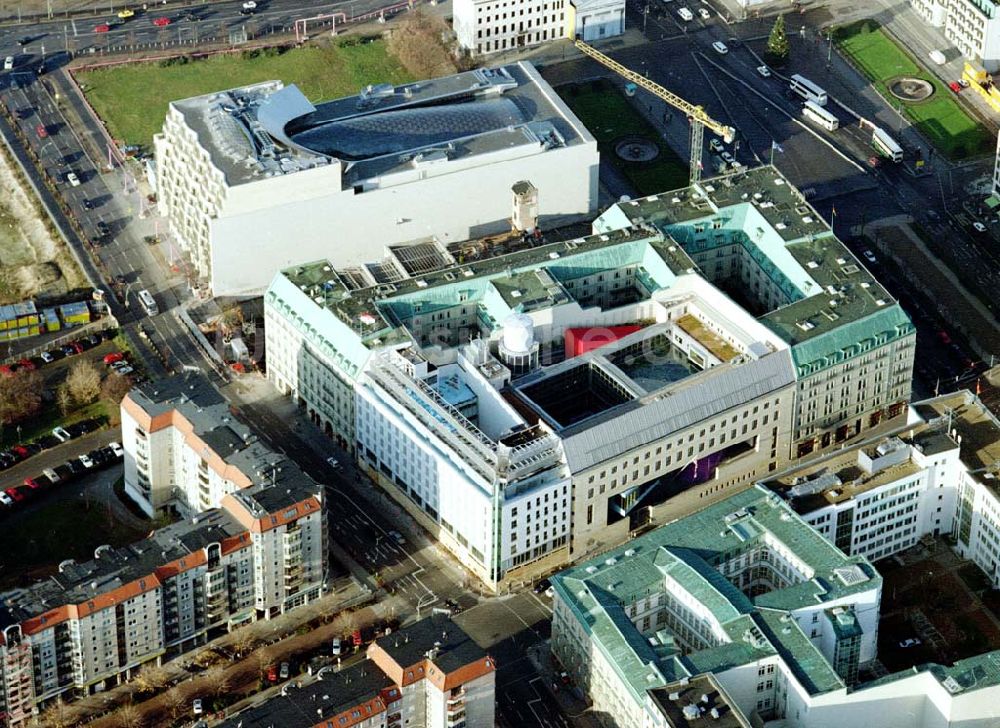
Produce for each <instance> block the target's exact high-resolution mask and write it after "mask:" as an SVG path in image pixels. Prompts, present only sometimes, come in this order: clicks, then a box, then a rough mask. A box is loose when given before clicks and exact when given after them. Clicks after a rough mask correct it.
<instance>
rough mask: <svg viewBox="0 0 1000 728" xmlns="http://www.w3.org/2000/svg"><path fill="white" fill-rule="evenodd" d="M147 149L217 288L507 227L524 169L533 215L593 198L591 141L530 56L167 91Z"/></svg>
mask: <svg viewBox="0 0 1000 728" xmlns="http://www.w3.org/2000/svg"><path fill="white" fill-rule="evenodd" d="M154 147H155V153H156V163H157V186H158V189H157V194H158V198H159V204H160V205H161V206H162V208H163V209H164V211H165V212H166V214H167V216H168V218H169V221H170V229H171V232H172V233H173V235H174V236H175V237H176V239H177V240H178V242H179V244H180V246H181V248H182V249H183V250H184V251H185V252H186V253H187V254H188V255H189V256H190V258H191V261H192V263H193V265H194V268H195V269H196V270H197V272H198V275H199V276H200V277H201V279H202V280H203V282H204V283H205V285H207V286H209V287H210V288H211V289H212V291H213V292H214V293H215V294H216V295H237V294H252V293H259V292H260V291H262V290H263V289H264V288H265V287H266V286H267V284H268V281H269V280H270V279H271V277H272V276H273V275H274V273H275V271H277V270H279V269H282V268H287V267H288V266H291V265H296V264H298V263H303V262H306V261H310V260H315V259H316V258H320V257H327V258H331V259H333V260H334V262H335V263H336V264H337V265H346V264H352V263H353V264H360V263H365V262H367V261H369V260H372V259H373V258H375V257H377V256H378V255H380V254H381V253H382V251H383V249H385V248H386V247H389V246H393V245H397V244H400V243H405V242H408V241H410V240H413V239H415V238H419V237H433V238H436V239H437V240H439V241H441V243H442V244H445V245H446V244H448V243H451V242H453V241H458V240H465V239H468V238H471V237H475V236H477V235H482V234H487V233H493V232H499V231H503V230H509V229H510V218H511V213H512V208H511V197H510V189H511V186H512V185H513V184H515V183H516V182H518V181H520V180H523V179H528V180H531V182H532V183H533V184H534V185H535V187H536V188H537V189H538V190H539V192H540V194H539V197H538V206H539V218H538V220H539V222H540V224H541V225H542V226H544V227H549V226H553V225H555V224H557V223H560V222H563V221H568V220H573V219H577V218H581V217H584V216H588V215H589V214H591V213H592V212H593V211H594V210H595V209H596V206H597V167H598V152H597V142H596V141H595V140H594V138H593V136H591V134H590V133H589V132H588V131H587V129H586V128H585V127H584V126H583V124H582V123H580V121H579V119H577V118H576V116H575V115H574V114H573V113H572V112H571V111H570V110H569V108H568V107H567V106H566V105H565V104H564V103H563V102H562V100H560V99H559V97H558V96H557V95H556V94H555V92H554V91H553V90H552V88H551V87H550V86H549V85H548V84H547V83H546V82H545V81H544V80H543V79H542V77H541V76H540V75H539V74H538V72H537V71H536V70H535V69H534V67H532V66H531V64H530V63H527V62H519V63H512V64H509V65H504V66H500V67H496V68H483V69H477V70H474V71H467V72H464V73H459V74H456V75H453V76H447V77H443V78H435V79H429V80H425V81H419V82H414V83H408V84H403V85H400V86H396V87H393V86H391V85H387V84H383V85H378V86H368V87H366V88H365V89H363V90H362V91H361V93H359V94H358V95H356V96H351V97H347V98H342V99H336V100H333V101H326V102H321V103H317V104H315V105H314V104H313V103H311V102H310V101H309V100H308V99H306V97H305V96H303V94H302V93H301V92H300V91H299V90H298V88H296V87H295V86H288V87H284V86H283V84H282V83H281V82H280V81H269V82H266V83H260V84H255V85H252V86H246V87H242V88H234V89H230V90H228V91H219V92H218V93H213V94H207V95H204V96H198V97H194V98H190V99H184V100H180V101H174V102H171V104H170V108H169V111H168V113H167V118H166V121H165V122H164V125H163V131H162V133H161V134H158V135H157V136H156V138H155V140H154ZM470 189H474V190H476V194H475V195H469V194H468V190H470ZM248 252H249V253H250V254H249V255H248Z"/></svg>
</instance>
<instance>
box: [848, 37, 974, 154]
mask: <svg viewBox="0 0 1000 728" xmlns="http://www.w3.org/2000/svg"><path fill="white" fill-rule="evenodd" d="M834 38H835V39H836V41H837V46H838V47H839V48H840V50H841V52H842V53H844V55H846V56H848V57H849V58H851V60H852V61H854V63H855V65H857V66H858V68H860V69H861V70H862V72H863V73H864V74H865V75H866V76H868V78H870V79H871V80H872V81H873V82H874V84H875V87H876V88H877V89H878V90H879V91H880V92H881V93H882V95H883V96H884V97H885V98H886V99H887V100H889V101H890V102H893V101H894V100H895V97H894V96H892V94H890V93H889V90H888V87H887V86H886V82H887V81H891V80H893V79H895V78H898V77H900V76H910V77H913V78H921V79H923V80H925V81H928V82H930V83H931V84H933V86H934V94H933V95H932V96H931V97H930V98H929V99H927V100H926V101H919V102H914V103H907V102H903V103H902V110H903V114H904V115H905V116H906V117H907V118H908V119H909V120H910V121H911V123H912V124H913V125H914V126H916V127H917V128H918V129H919V130H920V132H921V133H922V134H923V135H924V136H925V137H926V138H927V139H929V140H930V141H931V143H933V144H934V146H935V147H937V149H938V151H940V152H941V153H942V154H944V155H946V156H947V157H949V158H951V159H963V158H965V157H970V156H975V155H978V154H983V153H986V152H989V151H992V149H993V144H994V142H993V140H991V138H990V135H989V133H988V132H987V130H986V129H985V128H984V127H982V126H981V125H979V124H978V123H976V121H975V120H974V119H972V118H971V117H970V116H969V115H968V114H966V113H965V112H964V111H963V110H962V107H961V106H959V104H958V102H957V100H956V99H955V97H954V94H953V92H952V91H951V90H950V89H949V88H948V87H947V86H946V85H945V84H943V83H942V82H941V81H939V80H938V79H937V78H935V77H934V76H933V75H932V74H930V73H928V72H927V71H925V70H923V69H922V68H921V67H920V66H919V65H917V63H916V62H915V61H914V60H913V58H912V57H911V56H910V55H909V54H908V53H906V52H905V51H904V50H903V49H901V48H900V47H899V46H897V45H896V43H895V42H894V41H893V40H892V39H891V38H889V36H887V35H886V34H885V33H884V32H883V31H882V29H881V28H879V26H878V24H877V23H875V22H874V21H870V20H865V21H860V22H857V23H852V24H851V25H847V26H844V27H842V28H838V29H837V30H836V31H835V34H834Z"/></svg>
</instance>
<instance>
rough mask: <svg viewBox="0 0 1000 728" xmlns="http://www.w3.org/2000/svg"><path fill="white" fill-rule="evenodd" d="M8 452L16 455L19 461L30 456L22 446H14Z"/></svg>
mask: <svg viewBox="0 0 1000 728" xmlns="http://www.w3.org/2000/svg"><path fill="white" fill-rule="evenodd" d="M10 451H11V452H12V453H14V454H15V455H17V457H18V458H19V459H21V460H24V459H25V458H26V457H28V456H30V455H31V452H30V451H29V450H28V448H26V447H25V446H24V445H14V447H12V448H11V449H10Z"/></svg>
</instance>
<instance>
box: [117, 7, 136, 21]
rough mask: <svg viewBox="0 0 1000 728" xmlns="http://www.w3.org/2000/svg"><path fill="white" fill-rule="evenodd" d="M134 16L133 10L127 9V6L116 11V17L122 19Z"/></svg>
mask: <svg viewBox="0 0 1000 728" xmlns="http://www.w3.org/2000/svg"><path fill="white" fill-rule="evenodd" d="M134 16H135V11H134V10H129V9H128V8H123V9H122V10H119V11H118V17H119V18H121V19H122V20H127V19H128V18H132V17H134Z"/></svg>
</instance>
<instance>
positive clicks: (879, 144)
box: [872, 126, 903, 162]
mask: <svg viewBox="0 0 1000 728" xmlns="http://www.w3.org/2000/svg"><path fill="white" fill-rule="evenodd" d="M872 146H873V147H874V148H875V151H876V152H878V153H879V154H881V155H882V156H883V157H885V158H886V159H891V160H892V161H893V162H902V161H903V148H902V147H901V146H899V144H897V143H896V140H895V139H893V138H892V137H891V136H889V135H888V134H886V133H885V132H884V131H882V129H880V128H879V127H877V126H876V127H875V128H874V129H873V130H872Z"/></svg>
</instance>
